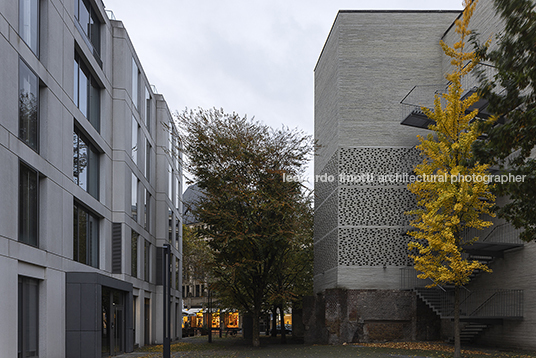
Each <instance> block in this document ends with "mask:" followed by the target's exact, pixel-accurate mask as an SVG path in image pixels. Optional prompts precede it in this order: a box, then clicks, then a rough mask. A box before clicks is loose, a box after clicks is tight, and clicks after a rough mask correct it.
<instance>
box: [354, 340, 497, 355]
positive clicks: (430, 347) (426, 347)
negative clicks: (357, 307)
mask: <svg viewBox="0 0 536 358" xmlns="http://www.w3.org/2000/svg"><path fill="white" fill-rule="evenodd" d="M357 345H359V346H363V347H374V348H394V349H407V350H420V351H441V352H454V347H453V346H450V345H447V344H445V343H441V342H386V343H358V344H357ZM462 353H463V354H479V355H491V354H490V353H488V352H481V351H476V350H466V349H464V350H462Z"/></svg>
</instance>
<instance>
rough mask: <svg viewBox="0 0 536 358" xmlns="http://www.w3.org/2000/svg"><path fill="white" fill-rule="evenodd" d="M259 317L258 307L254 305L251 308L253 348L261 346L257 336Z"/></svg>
mask: <svg viewBox="0 0 536 358" xmlns="http://www.w3.org/2000/svg"><path fill="white" fill-rule="evenodd" d="M260 315H261V310H260V305H255V307H253V332H252V343H253V347H260V346H261V338H260V335H259V329H260V324H259V316H260Z"/></svg>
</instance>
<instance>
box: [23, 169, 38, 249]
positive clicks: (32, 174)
mask: <svg viewBox="0 0 536 358" xmlns="http://www.w3.org/2000/svg"><path fill="white" fill-rule="evenodd" d="M38 184H39V174H38V172H37V171H36V170H33V169H31V168H30V167H28V166H26V165H24V164H22V163H20V167H19V241H21V242H24V243H26V244H29V245H33V246H37V245H38V232H39V210H38V207H39V203H38V195H39V194H38Z"/></svg>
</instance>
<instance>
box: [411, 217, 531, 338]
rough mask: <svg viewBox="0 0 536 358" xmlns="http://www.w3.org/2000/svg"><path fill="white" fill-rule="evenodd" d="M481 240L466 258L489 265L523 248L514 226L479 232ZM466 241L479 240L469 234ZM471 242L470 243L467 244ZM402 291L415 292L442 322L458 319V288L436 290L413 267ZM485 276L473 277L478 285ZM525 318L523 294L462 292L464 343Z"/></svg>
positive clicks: (467, 288) (468, 287) (450, 287)
mask: <svg viewBox="0 0 536 358" xmlns="http://www.w3.org/2000/svg"><path fill="white" fill-rule="evenodd" d="M478 233H479V234H480V235H479V237H480V239H478V241H476V242H474V243H472V244H470V245H467V246H466V247H465V248H464V249H465V250H464V251H465V253H464V255H465V257H466V258H468V259H470V260H477V261H480V262H481V263H483V264H486V265H489V264H490V263H492V262H493V260H494V259H495V258H497V257H503V254H504V251H506V250H510V249H514V248H519V247H523V242H522V241H521V240H520V239H519V230H516V229H515V228H513V227H512V226H511V225H510V224H502V225H495V226H493V227H491V228H489V229H488V230H483V231H480V232H478ZM464 236H466V238H470V237H475V236H476V235H475V233H474V232H471V231H467V232H466V233H465V235H464ZM467 241H470V240H467ZM401 273H402V276H401V278H402V289H407V290H412V291H414V292H415V293H416V295H417V296H418V297H419V298H420V299H421V300H422V301H423V302H424V303H425V304H426V305H427V306H428V307H430V308H431V309H432V311H434V312H435V313H436V314H437V315H438V316H439V317H440V318H441V319H454V287H453V286H436V287H432V288H429V287H427V286H430V285H431V284H433V282H432V281H431V280H421V279H419V278H418V277H417V275H418V273H417V272H416V271H415V270H414V269H413V267H408V268H404V269H402V270H401ZM480 274H481V271H480V270H479V271H475V272H474V273H473V274H472V275H471V281H474V280H475V279H477V278H478V276H479V275H480ZM522 318H523V291H522V290H505V289H474V290H472V289H471V284H469V285H468V286H467V287H463V289H461V290H460V321H462V322H463V323H464V325H463V326H462V329H461V332H460V333H461V334H460V337H461V338H462V342H463V343H472V342H474V340H475V339H476V338H478V336H479V335H480V334H482V332H484V331H485V330H486V329H487V328H489V327H490V326H491V325H493V324H502V322H503V321H504V320H506V319H522Z"/></svg>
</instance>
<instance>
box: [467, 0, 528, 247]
mask: <svg viewBox="0 0 536 358" xmlns="http://www.w3.org/2000/svg"><path fill="white" fill-rule="evenodd" d="M494 6H495V9H496V11H497V14H498V15H499V17H500V18H501V20H502V21H503V23H504V25H505V27H504V30H503V31H502V32H501V33H499V34H497V46H496V47H495V48H494V50H489V46H487V45H486V44H481V43H480V44H479V43H478V41H477V40H476V41H475V43H476V46H477V48H478V50H479V52H480V55H481V57H483V59H484V60H486V61H487V62H490V63H491V64H492V65H493V66H494V67H495V68H496V71H497V73H496V74H495V75H494V76H493V77H491V78H486V77H485V76H484V74H483V76H482V77H481V79H482V86H481V95H482V96H483V97H484V98H486V99H487V100H488V101H489V106H488V111H489V112H491V113H494V114H496V115H498V116H502V117H503V120H504V123H503V124H499V125H494V124H493V123H484V124H483V126H482V130H483V131H484V132H485V133H486V134H487V138H486V140H484V141H479V142H476V143H475V146H474V151H475V155H476V157H477V158H478V159H479V160H480V161H481V162H485V163H490V164H493V165H498V166H499V167H500V169H501V170H502V171H504V172H508V173H511V174H513V175H525V176H526V177H525V179H524V181H510V182H506V183H502V184H497V185H496V189H495V193H496V194H497V195H500V196H506V197H508V198H509V200H508V202H507V203H506V204H504V205H501V207H498V208H497V212H498V215H499V216H500V217H503V218H505V219H507V220H508V221H510V222H511V223H512V224H513V225H514V226H515V227H516V228H524V232H523V233H522V234H521V238H522V239H523V240H525V241H532V240H534V239H536V211H535V210H534V203H535V202H536V191H535V190H534V188H535V187H536V160H535V159H534V156H533V155H532V153H533V150H534V146H535V145H536V46H535V44H536V11H535V10H534V8H535V3H534V2H533V1H532V0H494Z"/></svg>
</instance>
